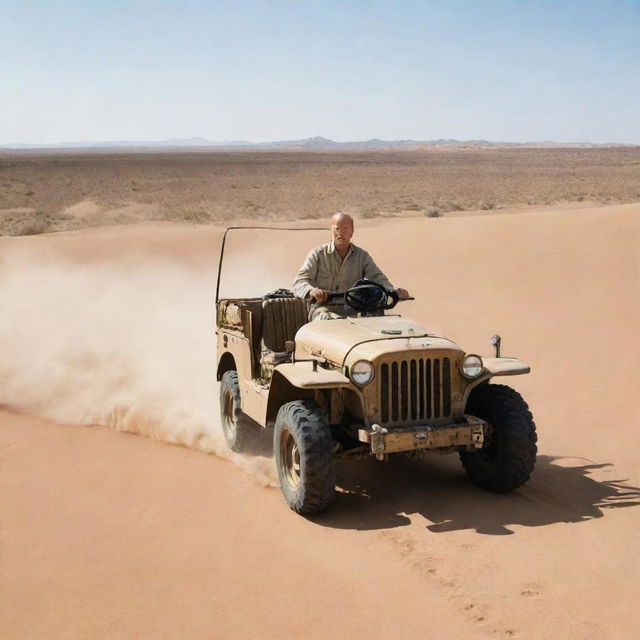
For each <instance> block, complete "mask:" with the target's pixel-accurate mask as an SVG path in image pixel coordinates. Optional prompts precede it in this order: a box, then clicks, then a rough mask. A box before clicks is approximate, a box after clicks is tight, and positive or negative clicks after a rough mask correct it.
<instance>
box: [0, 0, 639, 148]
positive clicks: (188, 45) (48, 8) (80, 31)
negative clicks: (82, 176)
mask: <svg viewBox="0 0 640 640" xmlns="http://www.w3.org/2000/svg"><path fill="white" fill-rule="evenodd" d="M0 24H1V25H2V27H3V37H2V39H1V40H0V80H1V81H0V145H1V144H13V143H39V144H51V143H59V142H63V141H111V140H148V141H153V140H166V139H169V138H190V137H193V136H199V137H203V138H206V139H209V140H214V141H229V140H250V141H253V142H267V141H274V140H296V139H303V138H310V137H314V136H324V137H326V138H330V139H333V140H337V141H350V140H367V139H371V138H381V139H385V140H399V139H414V140H433V139H439V138H445V139H447V138H454V139H458V140H472V139H485V140H492V141H509V142H542V141H547V140H553V141H556V142H591V143H607V142H611V143H631V144H640V45H639V44H638V43H639V42H640V1H638V0H601V1H579V0H559V1H556V2H551V1H549V0H541V1H540V2H536V3H528V4H524V3H521V2H517V1H515V0H487V1H485V2H472V1H465V0H456V1H451V2H447V3H442V2H436V1H425V2H410V1H408V0H406V1H400V2H390V1H382V0H355V1H353V2H349V3H344V2H339V1H336V0H301V1H298V2H294V1H285V0H272V1H266V0H244V1H230V0H221V1H218V2H207V1H206V0H185V1H183V2H176V1H166V0H156V1H153V0H152V1H143V0H128V1H125V0H114V1H112V2H110V3H99V2H96V1H95V0H87V1H84V2H83V1H80V0H66V1H64V0H31V1H22V2H20V1H18V0H5V2H3V3H2V5H1V6H0Z"/></svg>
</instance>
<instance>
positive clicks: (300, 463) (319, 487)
mask: <svg viewBox="0 0 640 640" xmlns="http://www.w3.org/2000/svg"><path fill="white" fill-rule="evenodd" d="M273 451H274V455H275V459H276V468H277V470H278V479H279V480H280V487H281V488H282V493H283V495H284V499H285V500H286V502H287V504H288V505H289V507H291V509H293V510H294V511H295V512H296V513H301V514H305V515H310V514H312V513H317V512H318V511H322V510H323V509H326V508H327V507H328V506H329V505H330V504H331V503H332V502H333V498H334V495H335V487H336V472H335V462H334V459H333V440H332V438H331V430H330V429H329V425H328V424H327V420H326V417H325V414H324V412H323V411H322V410H321V409H320V407H319V406H318V405H317V404H316V403H315V402H314V401H313V400H295V401H293V402H287V403H286V404H284V405H282V407H280V411H279V412H278V417H277V418H276V425H275V431H274V434H273Z"/></svg>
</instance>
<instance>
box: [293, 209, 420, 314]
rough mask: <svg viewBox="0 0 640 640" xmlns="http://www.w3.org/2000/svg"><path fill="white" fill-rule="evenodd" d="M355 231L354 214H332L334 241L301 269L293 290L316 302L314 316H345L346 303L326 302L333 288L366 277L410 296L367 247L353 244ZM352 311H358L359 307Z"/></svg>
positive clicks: (346, 286) (404, 296)
mask: <svg viewBox="0 0 640 640" xmlns="http://www.w3.org/2000/svg"><path fill="white" fill-rule="evenodd" d="M353 231H354V228H353V218H352V217H351V216H350V215H348V214H346V213H336V214H334V216H333V217H332V218H331V237H332V240H331V242H328V243H327V244H323V245H321V246H319V247H316V248H315V249H313V251H311V252H310V253H309V255H308V256H307V257H306V259H305V261H304V264H303V265H302V267H300V270H299V271H298V275H297V276H296V279H295V280H294V282H293V287H292V290H293V293H294V294H295V295H296V296H298V297H299V298H304V299H306V300H309V301H311V302H312V303H313V304H314V305H315V306H314V308H313V309H312V311H311V316H310V317H311V320H327V319H331V318H341V317H343V316H344V314H345V309H344V304H342V303H339V304H328V305H323V303H324V302H326V301H327V298H328V297H329V291H346V290H347V289H350V288H351V287H353V285H354V284H355V283H356V282H357V281H358V280H362V279H363V278H366V279H367V280H373V281H374V282H377V283H378V284H381V285H382V286H383V287H384V288H385V289H387V290H388V291H391V290H395V291H397V292H398V295H399V297H400V299H401V300H406V299H407V298H408V297H409V293H408V291H406V290H405V289H400V288H396V287H394V286H393V285H392V284H391V283H390V282H389V280H388V279H387V276H385V275H384V273H382V271H380V269H379V268H378V266H377V265H376V263H375V262H374V261H373V258H372V257H371V256H370V255H369V254H368V253H367V252H366V251H365V250H364V249H361V248H360V247H357V246H356V245H354V244H351V238H352V237H353ZM347 311H348V312H349V310H347ZM352 312H353V313H355V309H354V310H352Z"/></svg>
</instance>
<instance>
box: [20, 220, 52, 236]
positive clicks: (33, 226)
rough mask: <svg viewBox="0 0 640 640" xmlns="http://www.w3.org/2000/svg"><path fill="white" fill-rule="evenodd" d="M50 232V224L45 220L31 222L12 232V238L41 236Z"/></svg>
mask: <svg viewBox="0 0 640 640" xmlns="http://www.w3.org/2000/svg"><path fill="white" fill-rule="evenodd" d="M48 230H49V223H48V222H45V221H44V220H30V221H29V222H25V223H23V224H21V225H18V226H17V227H15V228H14V229H13V230H12V231H11V235H12V236H39V235H40V234H41V233H46V232H47V231H48Z"/></svg>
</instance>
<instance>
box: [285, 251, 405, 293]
mask: <svg viewBox="0 0 640 640" xmlns="http://www.w3.org/2000/svg"><path fill="white" fill-rule="evenodd" d="M363 278H367V279H368V280H373V281H374V282H377V283H378V284H381V285H382V286H383V287H384V288H385V289H393V288H394V286H393V285H392V284H391V283H390V282H389V280H387V276H385V275H384V273H382V271H380V269H379V268H378V266H377V265H376V263H375V262H374V261H373V258H372V257H371V256H370V255H369V254H368V253H367V252H366V251H365V250H364V249H361V248H360V247H356V245H354V244H351V245H349V251H348V253H347V255H346V256H345V258H344V260H342V259H341V258H340V256H339V255H338V252H337V251H336V249H335V246H334V244H333V240H332V241H331V242H328V243H327V244H323V245H321V246H319V247H316V248H315V249H313V251H311V252H310V253H309V255H308V256H307V257H306V259H305V261H304V264H303V265H302V267H300V271H298V275H297V276H296V279H295V280H294V281H293V287H292V291H293V293H294V294H295V295H296V296H298V297H299V298H308V297H309V292H310V291H311V289H315V288H317V289H324V290H325V291H346V290H347V289H350V288H351V287H353V285H354V284H355V283H356V282H357V281H358V280H362V279H363Z"/></svg>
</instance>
